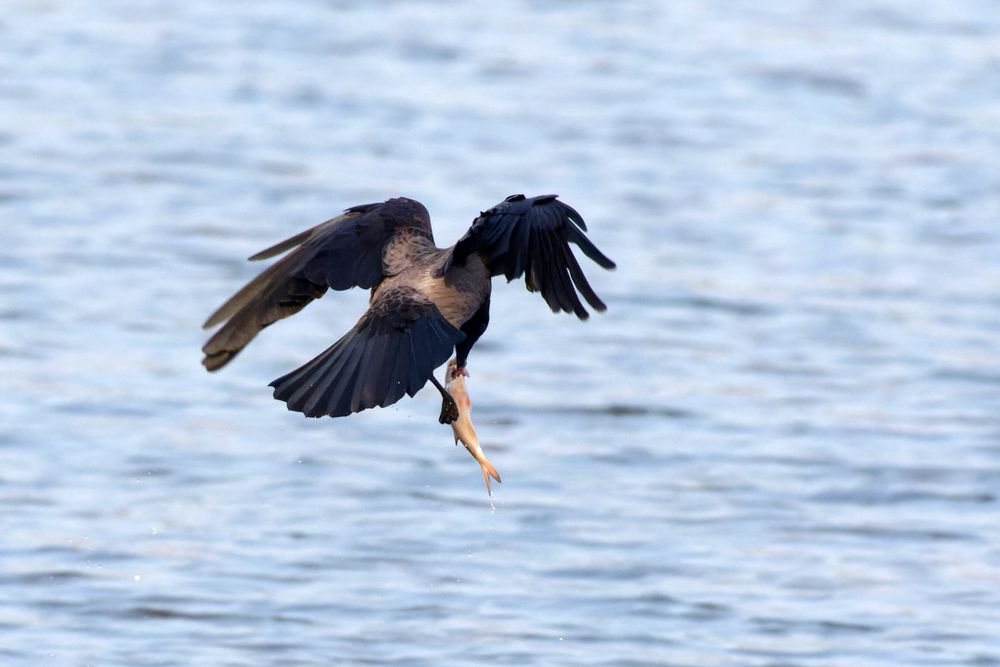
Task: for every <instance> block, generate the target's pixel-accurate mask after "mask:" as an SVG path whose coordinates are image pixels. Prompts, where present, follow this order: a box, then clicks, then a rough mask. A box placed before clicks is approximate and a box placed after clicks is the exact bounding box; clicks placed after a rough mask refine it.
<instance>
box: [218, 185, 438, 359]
mask: <svg viewBox="0 0 1000 667" xmlns="http://www.w3.org/2000/svg"><path fill="white" fill-rule="evenodd" d="M404 233H405V234H413V235H416V236H417V237H420V238H423V239H426V240H428V241H429V242H430V243H433V236H432V234H431V226H430V218H429V216H428V215H427V210H426V209H425V208H424V207H423V205H421V204H420V203H419V202H416V201H413V200H410V199H402V198H401V199H390V200H389V201H387V202H385V203H382V204H365V205H362V206H355V207H353V208H349V209H347V211H345V212H344V213H343V215H340V216H337V217H336V218H333V219H331V220H327V221H326V222H324V223H321V224H319V225H317V226H315V227H313V228H311V229H308V230H306V231H304V232H301V233H299V234H296V235H295V236H293V237H291V238H289V239H286V240H285V241H282V242H281V243H278V244H276V245H273V246H271V247H270V248H267V249H266V250H262V251H261V252H259V253H257V254H256V255H253V256H252V257H250V259H251V260H258V259H267V258H269V257H274V256H275V255H279V254H281V253H284V252H287V251H289V250H292V249H293V248H295V250H294V251H293V252H291V253H289V254H288V255H286V256H285V257H283V258H281V259H280V260H278V261H277V262H275V263H274V264H272V265H271V266H270V267H268V268H267V269H266V270H265V271H264V272H263V273H261V274H260V275H258V276H257V277H256V278H254V279H253V280H251V281H250V282H249V283H247V285H246V286H244V287H243V289H241V290H240V291H238V292H237V293H236V294H234V295H233V296H232V297H231V298H230V299H229V300H228V301H226V302H225V303H224V304H222V306H220V307H219V308H218V309H217V310H216V311H215V312H214V313H212V315H211V316H209V318H208V320H207V321H206V322H205V324H204V327H205V328H206V329H208V328H211V327H213V326H216V325H217V324H221V323H223V322H225V324H224V325H223V327H222V328H221V329H219V331H217V332H216V333H215V335H213V336H212V337H211V338H210V339H209V340H208V342H207V343H205V346H204V347H203V348H202V352H204V353H205V358H204V359H202V362H201V363H202V364H203V365H204V366H205V368H207V369H208V370H210V371H214V370H218V369H219V368H222V367H223V366H225V365H226V364H227V363H228V362H229V360H230V359H232V358H233V357H234V356H236V354H237V353H238V352H239V351H240V350H242V349H243V347H244V346H246V344H247V343H249V342H250V341H251V340H253V337H254V336H256V335H257V334H258V333H259V332H260V330H261V329H263V328H264V327H267V326H269V325H271V324H273V323H274V322H276V321H278V320H280V319H282V318H285V317H288V316H289V315H292V314H294V313H297V312H298V311H300V310H302V308H304V307H305V306H306V305H307V304H308V303H309V302H311V301H312V300H314V299H318V298H320V297H321V296H323V294H325V293H326V291H327V289H335V290H345V289H350V288H351V287H362V288H365V289H367V288H371V287H375V286H376V285H378V284H379V283H380V282H382V279H383V278H384V277H385V276H386V267H385V263H384V261H383V260H384V251H385V248H386V247H387V246H388V245H389V244H390V243H392V242H393V241H394V240H398V239H401V238H402V237H403V235H404Z"/></svg>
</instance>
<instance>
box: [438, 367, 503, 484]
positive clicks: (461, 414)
mask: <svg viewBox="0 0 1000 667" xmlns="http://www.w3.org/2000/svg"><path fill="white" fill-rule="evenodd" d="M467 375H468V373H467V372H466V371H465V369H464V368H462V369H459V368H458V366H457V363H456V360H455V359H452V360H451V361H449V362H448V370H447V371H445V389H447V390H448V393H449V394H451V397H452V398H454V399H455V403H456V404H458V419H456V420H455V421H453V422H452V423H451V430H452V431H453V432H454V435H455V444H456V445H457V444H458V443H459V442H461V443H462V444H463V445H465V448H466V449H467V450H469V453H470V454H472V458H474V459H476V461H477V462H478V463H479V466H480V467H481V468H482V469H483V480H485V482H486V492H487V493H488V494H489V495H491V496H492V495H493V489H492V488H491V487H490V477H492V478H493V479H495V480H496V481H498V482H499V481H500V475H499V473H497V471H496V468H494V467H493V464H492V463H490V462H489V460H488V459H487V458H486V455H485V454H484V453H483V448H482V447H480V445H479V436H478V435H477V434H476V429H475V427H473V425H472V400H471V399H470V398H469V392H468V391H467V390H466V387H465V378H466V376H467Z"/></svg>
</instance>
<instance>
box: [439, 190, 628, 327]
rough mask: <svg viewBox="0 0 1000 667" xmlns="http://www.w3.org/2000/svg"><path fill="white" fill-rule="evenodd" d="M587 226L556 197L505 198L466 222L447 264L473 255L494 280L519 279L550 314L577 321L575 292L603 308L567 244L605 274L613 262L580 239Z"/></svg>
mask: <svg viewBox="0 0 1000 667" xmlns="http://www.w3.org/2000/svg"><path fill="white" fill-rule="evenodd" d="M586 230H587V225H586V223H585V222H584V221H583V218H582V217H581V216H580V214H579V213H577V212H576V210H574V209H573V208H572V207H571V206H569V205H568V204H565V203H563V202H561V201H559V200H558V199H557V195H541V196H539V197H525V196H524V195H511V196H510V197H507V199H505V200H504V201H502V202H500V203H499V204H497V205H496V206H494V207H493V208H491V209H489V210H488V211H484V212H483V213H481V214H480V215H479V217H478V218H476V219H475V221H473V223H472V227H470V228H469V231H468V232H466V234H465V236H463V237H462V238H461V239H460V240H459V241H458V243H457V244H455V248H454V249H453V251H452V256H451V263H452V264H459V265H461V264H463V263H464V262H465V261H466V260H467V259H468V258H469V256H471V255H473V254H476V255H478V256H479V257H480V258H481V259H482V260H483V262H484V263H485V264H486V267H487V268H488V269H489V271H490V274H491V275H494V276H498V275H503V276H505V277H506V278H507V280H508V281H511V280H514V279H515V278H519V277H521V276H522V275H523V276H524V282H525V285H526V286H527V288H528V290H529V291H531V292H541V294H542V297H543V298H544V299H545V302H546V303H547V304H548V305H549V308H551V309H552V312H559V311H563V312H567V313H575V314H576V316H577V317H579V318H580V319H581V320H585V319H587V318H588V317H589V316H590V314H589V313H588V312H587V310H586V309H585V308H584V307H583V304H582V303H581V302H580V298H579V295H578V294H577V291H579V293H580V294H581V295H583V298H584V299H585V300H586V301H587V303H589V304H590V306H591V307H592V308H594V309H595V310H597V311H604V310H606V309H607V307H606V306H605V305H604V302H603V301H601V299H600V298H599V297H598V296H597V294H595V293H594V290H593V288H592V287H591V286H590V283H588V282H587V278H586V276H584V275H583V270H582V269H581V268H580V264H579V263H578V262H577V261H576V257H575V256H574V255H573V251H572V250H571V249H570V246H569V244H570V243H574V244H576V245H577V246H578V247H579V248H580V250H582V251H583V254H585V255H586V256H587V257H589V258H590V259H592V260H594V261H595V262H597V264H599V265H600V266H602V267H604V268H605V269H613V268H615V263H614V262H612V261H611V260H610V259H608V258H607V257H606V256H605V255H604V253H602V252H601V251H600V250H598V249H597V246H595V245H594V244H593V243H591V242H590V239H588V238H587V237H586V236H585V235H584V233H583V232H584V231H586Z"/></svg>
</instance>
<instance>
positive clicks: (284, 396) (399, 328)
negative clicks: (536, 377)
mask: <svg viewBox="0 0 1000 667" xmlns="http://www.w3.org/2000/svg"><path fill="white" fill-rule="evenodd" d="M464 338H465V334H463V333H462V332H461V331H459V330H458V329H456V328H455V327H453V326H452V325H451V324H449V323H448V320H446V319H445V318H444V316H443V315H442V314H441V311H439V310H438V309H437V306H435V305H434V303H433V302H432V301H430V300H429V299H428V298H427V297H426V296H424V295H423V294H421V293H419V292H417V291H416V290H414V289H412V288H408V287H390V288H387V289H385V290H384V291H382V292H381V293H380V294H379V295H378V297H377V298H376V299H375V301H374V302H373V303H372V305H371V307H370V308H369V309H368V311H367V312H366V313H365V314H364V315H363V316H362V317H361V319H360V320H359V321H358V323H357V324H356V325H355V326H354V328H353V329H351V330H350V331H348V332H347V334H346V335H345V336H344V337H343V338H341V339H340V340H338V341H337V342H336V343H334V344H333V345H332V346H331V347H329V348H328V349H327V350H326V351H324V352H322V353H321V354H320V355H319V356H317V357H316V358H315V359H313V360H312V361H309V362H306V363H305V364H304V365H303V366H301V367H300V368H297V369H296V370H294V371H292V372H291V373H288V374H287V375H284V376H282V377H280V378H278V379H277V380H275V381H274V382H272V383H271V386H272V387H274V397H275V398H277V399H278V400H281V401H285V403H286V404H287V405H288V409H289V410H294V411H296V412H301V413H303V414H304V415H305V416H307V417H322V416H323V415H329V416H331V417H342V416H344V415H349V414H351V413H352V412H359V411H361V410H365V409H367V408H372V407H375V406H376V405H379V406H382V407H385V406H387V405H392V404H393V403H395V402H396V401H398V400H399V399H400V398H402V397H403V394H409V395H410V396H413V395H414V394H416V393H417V392H418V391H420V389H421V388H422V387H423V386H424V384H425V383H426V382H427V380H428V379H429V378H430V377H431V373H432V372H434V369H435V368H437V367H438V366H440V365H441V364H443V363H444V362H445V361H447V360H448V357H450V356H451V354H452V351H453V350H454V349H455V344H456V343H458V342H460V341H461V340H462V339H464Z"/></svg>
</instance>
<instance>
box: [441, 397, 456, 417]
mask: <svg viewBox="0 0 1000 667" xmlns="http://www.w3.org/2000/svg"><path fill="white" fill-rule="evenodd" d="M457 419H458V403H456V402H455V399H454V398H452V397H451V395H450V394H449V395H447V396H445V395H444V394H442V395H441V416H440V417H438V421H439V422H441V423H442V424H451V423H452V422H454V421H455V420H457Z"/></svg>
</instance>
